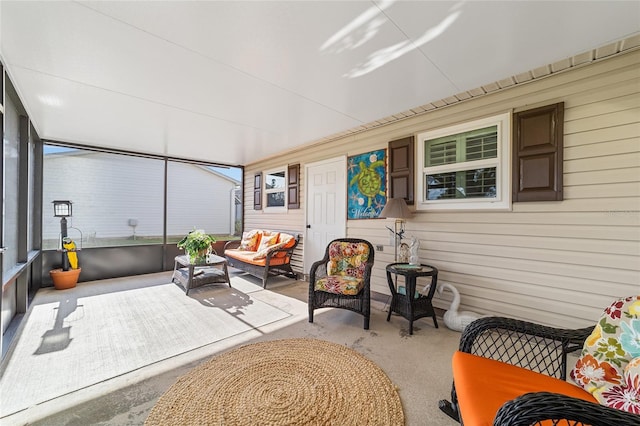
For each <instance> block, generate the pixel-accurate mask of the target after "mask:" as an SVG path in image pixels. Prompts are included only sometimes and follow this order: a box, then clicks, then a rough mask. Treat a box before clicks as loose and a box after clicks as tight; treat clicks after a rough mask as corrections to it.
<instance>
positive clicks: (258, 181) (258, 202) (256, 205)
mask: <svg viewBox="0 0 640 426" xmlns="http://www.w3.org/2000/svg"><path fill="white" fill-rule="evenodd" d="M253 209H254V210H262V172H260V173H256V175H255V176H254V177H253Z"/></svg>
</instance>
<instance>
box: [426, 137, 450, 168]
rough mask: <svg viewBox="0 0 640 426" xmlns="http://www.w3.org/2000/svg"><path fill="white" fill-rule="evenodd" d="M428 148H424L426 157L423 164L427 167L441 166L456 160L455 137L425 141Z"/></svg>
mask: <svg viewBox="0 0 640 426" xmlns="http://www.w3.org/2000/svg"><path fill="white" fill-rule="evenodd" d="M426 143H427V146H428V149H426V150H425V152H426V154H427V158H426V159H425V164H426V165H427V166H428V167H433V166H443V165H445V164H452V163H456V162H457V144H458V142H457V141H456V140H455V139H453V140H452V139H451V138H450V137H447V138H440V139H435V140H433V141H427V142H426Z"/></svg>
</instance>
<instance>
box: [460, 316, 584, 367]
mask: <svg viewBox="0 0 640 426" xmlns="http://www.w3.org/2000/svg"><path fill="white" fill-rule="evenodd" d="M592 330H593V327H587V328H581V329H575V330H570V329H560V328H553V327H547V326H544V325H540V324H535V323H532V322H528V321H522V320H517V319H513V318H504V317H486V318H480V319H478V320H476V321H474V322H473V323H471V324H469V325H468V326H467V327H466V328H465V330H464V333H463V334H462V337H461V339H460V348H459V349H460V351H462V352H467V353H470V354H474V355H479V356H483V357H485V358H491V359H495V360H498V361H502V362H506V363H509V364H513V365H517V366H519V367H523V368H527V369H529V370H533V371H538V372H540V373H544V374H547V375H548V376H552V377H557V378H560V379H563V380H564V379H566V373H567V360H566V356H567V354H568V353H571V352H574V351H576V350H579V349H581V348H582V345H583V343H584V340H585V339H586V338H587V337H588V336H589V335H590V334H591V332H592Z"/></svg>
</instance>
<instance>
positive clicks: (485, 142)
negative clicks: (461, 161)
mask: <svg viewBox="0 0 640 426" xmlns="http://www.w3.org/2000/svg"><path fill="white" fill-rule="evenodd" d="M497 156H498V134H497V132H496V131H495V130H494V131H491V132H489V133H485V134H480V135H476V136H470V137H469V138H467V139H466V161H474V160H484V159H486V158H496V157H497Z"/></svg>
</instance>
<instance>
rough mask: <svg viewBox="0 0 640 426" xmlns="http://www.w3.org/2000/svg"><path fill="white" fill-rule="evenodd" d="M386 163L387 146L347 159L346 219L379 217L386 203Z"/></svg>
mask: <svg viewBox="0 0 640 426" xmlns="http://www.w3.org/2000/svg"><path fill="white" fill-rule="evenodd" d="M386 165H387V150H386V149H380V150H377V151H371V152H367V153H364V154H359V155H354V156H353V157H349V158H348V161H347V181H348V184H349V188H348V194H347V197H348V198H347V218H348V219H375V218H377V217H379V216H380V212H381V211H382V208H383V207H384V205H385V204H386V203H387V195H386V194H387V174H386V173H387V171H386Z"/></svg>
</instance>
